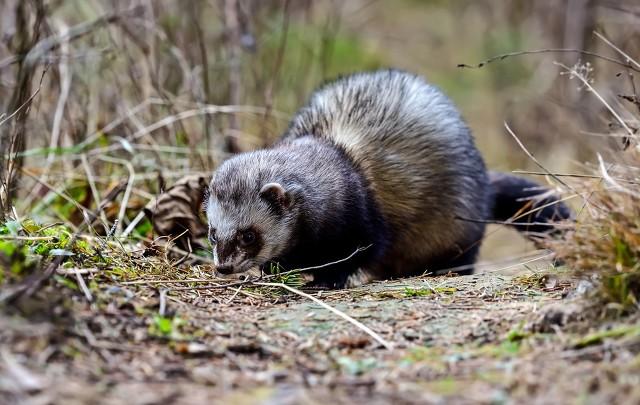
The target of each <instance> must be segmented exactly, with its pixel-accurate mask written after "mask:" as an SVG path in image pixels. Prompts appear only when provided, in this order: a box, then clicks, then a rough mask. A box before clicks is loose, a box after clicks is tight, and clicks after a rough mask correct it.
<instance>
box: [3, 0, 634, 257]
mask: <svg viewBox="0 0 640 405" xmlns="http://www.w3.org/2000/svg"><path fill="white" fill-rule="evenodd" d="M639 22H640V4H638V2H637V1H635V0H628V1H624V0H619V1H615V0H537V1H535V2H534V1H525V0H522V1H515V0H514V1H506V0H505V1H493V0H468V1H467V0H455V1H446V0H433V1H427V0H424V1H420V0H394V1H391V0H378V1H373V0H349V1H341V0H333V1H332V0H323V1H312V0H289V1H287V0H182V1H171V0H133V1H118V0H48V1H46V0H3V1H2V2H0V114H1V115H0V150H1V151H2V156H1V157H0V173H1V178H0V183H1V189H0V191H1V193H0V194H1V195H2V199H1V200H0V203H1V205H2V206H1V207H0V211H2V213H3V214H2V215H3V218H4V217H6V216H9V217H16V216H18V217H31V218H34V219H36V220H37V221H41V222H50V221H53V222H64V223H65V224H69V225H70V226H72V227H73V226H77V225H78V224H80V223H81V222H82V221H83V214H82V212H83V209H85V208H86V209H90V210H93V209H95V208H96V207H97V206H98V204H100V202H101V201H103V200H109V201H110V203H109V204H107V205H106V207H105V209H104V211H103V212H102V213H101V215H100V217H101V225H102V226H101V227H97V228H96V229H97V232H103V233H108V232H116V233H121V232H122V231H123V229H125V228H127V227H128V225H129V224H130V221H132V220H133V219H134V218H138V222H136V223H135V227H134V228H135V229H133V231H132V232H131V235H132V236H135V237H140V238H149V237H151V235H152V234H151V229H150V227H151V226H150V224H149V222H148V221H147V220H145V219H142V220H140V218H139V215H140V213H141V212H142V209H143V207H144V206H145V204H147V203H148V201H149V200H151V199H152V198H154V197H155V196H156V195H157V194H158V193H159V192H161V191H162V190H163V189H164V188H165V187H166V186H167V185H171V184H172V183H174V182H175V181H176V180H177V179H179V178H181V177H182V176H184V175H186V174H191V173H210V172H211V171H212V170H214V169H215V167H216V166H217V165H218V164H219V163H220V162H221V160H223V159H225V158H226V157H228V156H230V154H233V153H237V152H240V151H246V150H251V149H255V148H260V147H264V146H267V145H269V144H271V143H272V142H274V141H275V140H276V139H277V138H278V136H279V135H280V134H281V133H282V131H283V130H284V129H285V128H286V125H287V121H288V119H289V118H290V117H291V115H292V114H293V113H294V112H295V111H296V109H297V108H298V107H300V106H301V105H302V104H303V103H304V102H305V100H306V99H307V98H308V96H309V94H310V93H311V92H312V91H313V89H314V88H315V87H317V86H318V85H319V84H321V83H323V82H324V81H327V80H330V79H332V78H335V77H336V76H338V75H341V74H347V73H350V72H355V71H360V70H371V69H377V68H385V67H395V68H401V69H406V70H409V71H412V72H415V73H418V74H421V75H424V76H425V77H426V78H427V79H428V80H429V81H431V82H432V83H434V84H436V85H438V86H439V87H441V88H442V89H443V90H444V92H445V93H447V94H448V95H449V96H450V97H451V98H452V99H453V100H454V102H455V103H456V104H457V105H458V106H459V108H460V109H461V111H462V114H463V116H464V117H465V119H466V120H467V121H468V123H469V126H470V127H471V128H472V130H473V132H474V134H475V136H476V139H477V143H478V146H479V148H480V149H481V151H482V153H483V155H484V157H485V159H486V162H487V165H488V166H489V167H490V168H492V169H495V170H502V171H512V170H517V169H520V170H526V171H538V172H539V171H541V170H540V168H538V167H537V166H536V165H535V164H534V163H533V162H532V161H531V159H529V158H528V157H527V155H526V154H525V153H524V152H523V151H522V149H520V148H519V147H518V145H517V143H516V142H515V140H514V139H513V137H512V136H511V135H509V133H508V132H507V131H506V130H505V128H504V123H505V122H506V123H508V125H509V126H510V127H511V128H512V130H513V132H514V133H515V134H516V135H517V136H518V137H519V138H520V139H521V140H522V142H523V143H524V145H526V147H527V148H528V149H529V151H530V152H531V153H532V154H533V155H535V156H536V158H537V159H538V160H539V161H540V162H541V163H542V164H543V165H544V166H545V167H546V168H547V169H549V170H550V171H554V172H562V173H581V172H585V170H586V169H588V166H590V165H592V162H594V161H596V156H595V153H594V151H595V150H601V148H602V146H603V144H604V145H606V146H607V147H608V148H609V149H610V150H612V151H614V152H615V151H617V150H618V151H619V150H621V149H622V148H623V146H624V137H623V136H622V132H620V134H621V136H620V137H615V136H613V137H612V136H611V135H610V133H611V131H612V130H613V131H614V133H615V131H616V128H615V125H614V124H612V122H613V120H612V116H611V114H610V112H609V111H608V110H607V109H606V108H605V107H604V105H603V103H602V102H601V101H599V100H598V99H597V97H596V96H595V94H594V92H592V91H590V90H589V89H588V88H587V87H586V86H585V85H584V84H582V83H581V82H580V81H579V80H578V79H577V78H575V77H573V78H572V77H571V75H569V74H567V69H566V68H565V67H563V66H562V65H564V66H566V67H567V68H573V67H576V68H579V69H581V71H582V72H584V73H585V74H586V75H587V76H588V77H589V78H590V85H592V86H593V87H594V88H595V89H596V90H598V93H599V95H601V96H602V97H603V98H604V99H605V100H606V101H607V102H608V103H609V104H610V105H611V106H612V107H613V108H614V109H615V110H616V111H617V112H618V113H619V114H621V116H622V117H623V119H629V120H630V119H631V118H630V117H631V114H630V112H631V111H633V109H634V108H637V107H638V105H640V104H638V101H637V99H635V103H634V102H633V99H632V101H631V102H630V101H629V99H628V98H627V99H624V98H622V97H621V96H626V97H634V95H635V84H634V82H633V74H632V73H633V70H631V69H629V68H628V67H625V66H622V65H620V64H616V63H612V62H610V61H607V60H604V59H603V58H599V57H596V56H593V55H590V54H581V53H577V52H574V51H573V50H586V51H589V52H591V53H596V54H598V55H602V56H606V57H609V58H614V59H617V60H621V61H625V58H624V56H623V55H621V53H620V52H618V51H617V50H615V49H614V48H613V47H612V46H610V45H608V44H607V42H606V41H607V40H608V41H611V42H612V43H614V44H615V46H616V47H618V48H619V49H620V50H622V51H624V52H626V53H627V54H629V55H633V56H634V57H637V56H638V54H639V51H640V24H639ZM594 32H597V33H599V34H601V35H602V38H601V37H598V36H597V35H595V34H594ZM558 49H564V50H565V51H563V52H550V50H558ZM533 50H545V51H543V52H539V53H532V54H525V55H520V56H512V57H508V58H505V59H502V60H495V61H493V62H491V63H488V64H485V65H484V66H483V67H481V68H476V67H467V68H461V67H458V65H460V64H467V65H471V66H477V65H478V64H479V63H480V62H482V61H485V60H487V59H489V58H491V57H494V56H496V55H501V54H506V53H513V52H519V51H533ZM633 112H637V110H635V111H633ZM629 125H630V126H631V127H632V128H633V129H634V130H635V129H636V128H637V122H636V123H634V122H632V121H629ZM603 134H607V135H606V136H605V135H603ZM531 176H533V177H534V178H536V179H538V180H539V181H541V182H545V178H544V176H538V175H531ZM11 202H13V204H11ZM12 205H13V206H14V207H13V208H11V206H12ZM3 218H0V219H3ZM117 218H120V219H121V221H120V222H119V223H118V224H117V225H116V226H115V228H116V229H115V231H114V230H113V229H112V228H114V222H115V219H117ZM532 248H533V247H532V246H531V245H529V244H528V243H527V242H525V241H524V239H523V238H521V237H520V236H519V235H517V234H516V233H515V232H511V231H509V230H507V229H504V228H490V230H489V236H488V238H487V240H486V243H485V245H484V249H483V254H482V258H483V259H484V260H494V259H497V258H502V257H506V256H514V255H521V254H523V253H525V252H527V251H528V250H530V249H532Z"/></svg>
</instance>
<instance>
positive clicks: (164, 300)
mask: <svg viewBox="0 0 640 405" xmlns="http://www.w3.org/2000/svg"><path fill="white" fill-rule="evenodd" d="M159 291H160V307H159V308H158V314H159V315H160V316H164V314H165V312H166V310H167V292H169V290H168V289H166V288H163V289H161V290H159Z"/></svg>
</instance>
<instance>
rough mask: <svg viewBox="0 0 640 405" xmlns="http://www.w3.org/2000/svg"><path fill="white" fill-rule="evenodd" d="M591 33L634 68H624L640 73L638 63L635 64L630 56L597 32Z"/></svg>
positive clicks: (639, 64)
mask: <svg viewBox="0 0 640 405" xmlns="http://www.w3.org/2000/svg"><path fill="white" fill-rule="evenodd" d="M593 33H594V34H595V36H596V37H598V38H600V39H601V40H602V41H604V43H605V44H607V45H609V46H610V47H611V48H613V49H614V50H615V51H616V52H618V53H619V54H620V55H622V56H624V57H625V58H626V59H627V61H628V62H629V63H631V64H633V65H634V66H635V68H634V67H631V66H626V67H628V68H629V69H632V70H635V71H636V72H638V71H640V63H638V62H636V61H635V60H634V59H633V58H632V57H631V56H629V55H627V54H626V53H625V52H624V51H623V50H622V49H620V48H618V47H617V46H616V45H615V44H614V43H613V42H611V41H609V40H608V39H607V38H606V37H605V36H604V35H602V34H600V33H599V32H598V31H593Z"/></svg>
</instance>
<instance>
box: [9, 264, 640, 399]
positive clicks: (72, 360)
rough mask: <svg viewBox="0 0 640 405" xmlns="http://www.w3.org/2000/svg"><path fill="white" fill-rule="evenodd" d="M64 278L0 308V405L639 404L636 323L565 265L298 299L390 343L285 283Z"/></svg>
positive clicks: (635, 318)
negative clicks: (595, 297)
mask: <svg viewBox="0 0 640 405" xmlns="http://www.w3.org/2000/svg"><path fill="white" fill-rule="evenodd" d="M65 274H67V275H66V276H64V275H63V276H61V275H57V276H56V279H55V280H57V281H52V282H51V283H50V284H49V285H47V286H46V287H45V288H42V289H41V290H40V291H38V292H37V293H36V294H35V295H33V296H31V297H29V298H23V299H21V300H19V301H17V302H14V303H12V304H11V305H10V306H7V307H5V308H4V309H3V310H2V311H1V312H0V313H1V315H0V343H1V345H2V348H1V349H0V356H1V359H2V363H1V364H2V368H1V369H0V402H1V403H7V404H13V403H20V404H48V403H64V404H75V403H92V404H119V403H136V404H160V403H178V404H180V403H184V404H186V403H190V404H191V403H224V404H256V403H258V404H322V403H326V402H327V401H331V403H336V404H341V403H349V404H352V403H367V404H378V403H399V404H402V403H434V404H438V403H457V404H460V403H461V404H464V403H487V404H488V403H492V404H493V403H541V404H542V403H544V404H548V403H585V404H603V403H610V404H613V403H620V404H622V403H627V404H629V403H638V401H640V356H639V355H638V352H639V350H640V327H639V326H638V324H639V323H638V316H629V315H627V316H620V315H618V316H616V314H615V308H613V309H611V311H609V312H607V313H603V312H602V310H595V309H592V308H591V305H590V304H589V302H590V299H589V298H588V297H589V295H588V294H587V295H585V294H584V293H580V291H578V290H584V289H585V288H583V286H582V285H581V286H580V288H577V289H576V287H577V285H578V282H577V281H576V280H574V279H572V278H571V277H570V276H568V275H566V274H565V273H564V272H563V271H562V270H561V269H550V268H547V270H546V271H542V272H540V271H537V270H535V271H532V270H531V268H520V269H517V270H516V271H514V272H512V274H504V273H501V272H496V271H487V272H484V273H481V274H476V275H472V276H463V277H455V276H442V277H419V278H412V279H405V280H394V281H386V282H379V283H373V284H369V285H365V286H362V287H359V288H354V289H350V290H340V291H306V292H307V293H309V294H311V295H313V296H314V297H316V298H318V299H320V300H321V301H322V302H324V303H326V304H328V305H330V306H331V307H333V308H335V309H337V310H339V311H342V312H343V313H344V314H347V315H349V316H351V317H353V318H355V319H356V320H358V321H360V322H361V323H362V324H364V325H366V326H367V327H369V328H371V330H373V331H374V332H375V333H376V334H377V335H379V336H380V338H382V339H383V340H384V341H385V342H388V343H389V344H390V345H392V346H393V347H392V348H391V349H387V348H385V347H384V346H383V345H381V344H380V343H378V342H377V341H376V340H374V339H373V338H372V337H371V336H369V335H368V334H366V333H365V332H364V331H363V330H362V329H360V328H358V327H356V326H354V325H353V324H352V323H349V322H347V321H346V320H345V319H343V318H342V317H340V316H338V315H336V314H334V313H332V312H330V311H328V310H327V309H326V308H324V307H322V306H320V305H319V304H317V303H315V302H312V301H310V300H309V299H307V298H305V297H303V296H300V295H298V294H294V293H291V292H289V291H286V290H284V289H282V288H279V287H273V286H257V285H254V284H251V283H247V284H243V285H239V286H238V287H230V288H218V287H213V288H207V286H210V285H211V283H208V284H205V285H204V287H203V284H199V283H198V282H195V281H194V282H192V283H188V282H187V281H185V280H188V279H190V278H193V277H198V276H201V274H194V273H193V272H191V273H185V274H183V279H182V281H181V282H168V281H165V282H161V281H162V280H161V279H160V280H159V279H157V278H156V279H153V280H150V279H149V278H141V280H139V281H137V282H135V283H131V282H122V281H113V282H111V283H109V282H105V281H104V280H103V281H101V282H100V283H99V284H98V285H92V284H91V280H92V278H93V277H94V273H92V272H91V271H90V270H89V271H87V272H85V273H84V275H81V276H82V277H83V278H84V279H86V283H87V284H89V285H90V286H91V288H90V289H89V291H90V294H91V297H90V298H91V302H89V300H88V297H87V296H86V294H84V293H83V289H78V290H76V289H72V288H69V287H68V286H67V284H68V283H65V282H64V281H63V280H62V278H65V277H67V278H68V279H72V280H73V279H75V277H69V276H68V274H69V272H67V273H65ZM76 277H77V276H76ZM185 286H187V287H195V286H201V287H202V288H201V289H177V290H176V288H184V287H185ZM168 288H172V289H174V290H166V289H168ZM586 289H587V290H588V288H586ZM163 290H164V292H162V293H160V291H163ZM159 313H163V316H160V315H159Z"/></svg>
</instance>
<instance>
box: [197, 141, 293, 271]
mask: <svg viewBox="0 0 640 405" xmlns="http://www.w3.org/2000/svg"><path fill="white" fill-rule="evenodd" d="M277 155H278V154H273V153H267V152H266V151H258V152H252V153H246V154H242V155H238V156H236V157H234V158H232V159H230V160H228V161H226V162H225V163H223V164H222V165H221V166H220V167H219V168H218V170H217V171H216V173H215V175H214V177H213V179H212V181H211V190H210V195H209V200H208V202H207V217H208V220H209V226H210V227H212V228H214V229H215V230H216V237H217V238H218V239H220V240H229V239H231V238H233V237H234V235H235V233H236V232H237V231H238V230H244V229H247V228H250V227H251V228H255V229H257V230H258V231H259V232H260V233H261V235H262V237H263V242H264V246H263V248H262V251H261V252H260V256H261V258H262V259H264V260H267V259H270V258H271V257H272V256H273V255H277V254H279V253H280V252H281V250H282V249H283V248H284V247H285V246H286V243H287V240H288V238H289V237H290V236H291V235H290V232H291V230H290V228H291V226H290V224H289V223H288V218H287V217H286V216H278V215H276V214H275V213H274V211H273V209H272V207H270V205H269V204H270V203H269V202H268V201H266V200H264V199H263V198H261V197H260V189H261V188H262V186H264V185H265V184H267V183H271V182H278V183H279V182H281V181H282V180H281V179H278V176H277V173H278V171H279V168H281V167H280V166H281V165H283V164H285V163H286V162H285V160H283V159H281V158H280V157H279V156H277ZM283 186H284V187H285V188H286V184H283Z"/></svg>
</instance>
